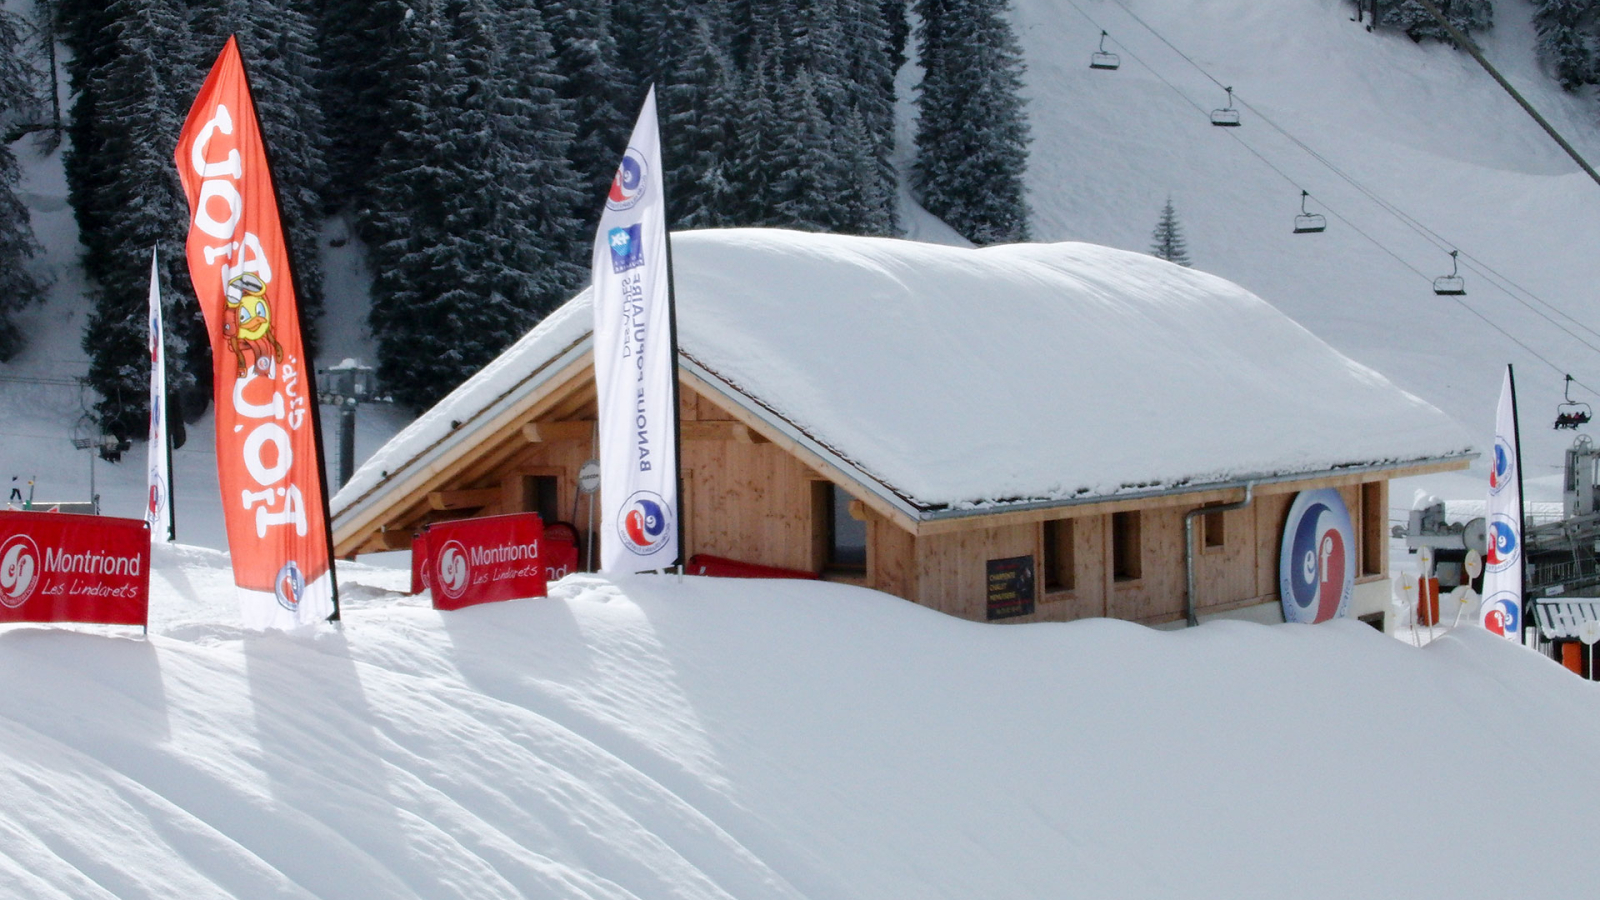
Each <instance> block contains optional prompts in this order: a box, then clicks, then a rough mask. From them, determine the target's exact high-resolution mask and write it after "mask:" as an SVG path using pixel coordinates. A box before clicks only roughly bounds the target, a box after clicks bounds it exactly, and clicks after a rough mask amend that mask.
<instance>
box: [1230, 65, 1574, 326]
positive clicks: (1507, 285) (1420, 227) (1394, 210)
mask: <svg viewBox="0 0 1600 900" xmlns="http://www.w3.org/2000/svg"><path fill="white" fill-rule="evenodd" d="M1235 96H1236V97H1237V95H1235ZM1239 105H1240V106H1243V107H1245V108H1246V109H1248V110H1250V112H1251V114H1252V115H1254V116H1255V117H1256V118H1258V119H1260V120H1261V121H1263V122H1265V123H1266V124H1267V127H1269V128H1271V129H1272V130H1274V131H1276V132H1278V133H1279V134H1281V135H1283V136H1284V137H1285V138H1287V139H1288V140H1290V141H1291V142H1293V143H1294V144H1295V145H1296V146H1297V147H1299V148H1300V149H1301V150H1303V151H1305V152H1306V154H1308V155H1309V156H1311V157H1312V158H1313V159H1315V160H1316V161H1317V162H1319V163H1321V164H1322V165H1323V166H1324V167H1326V168H1327V169H1328V171H1330V172H1332V173H1333V174H1334V175H1336V176H1338V177H1339V178H1340V180H1342V181H1344V182H1345V183H1346V184H1348V185H1350V186H1351V187H1353V188H1355V189H1356V190H1357V191H1359V192H1360V193H1361V194H1362V195H1364V196H1365V197H1366V198H1367V199H1369V200H1371V201H1372V202H1373V203H1375V204H1377V206H1378V207H1379V208H1380V209H1382V210H1383V211H1385V212H1387V213H1389V215H1391V216H1394V217H1395V218H1396V219H1398V220H1399V221H1400V222H1401V224H1403V225H1405V226H1406V227H1407V228H1410V229H1411V230H1412V231H1414V232H1416V233H1417V234H1418V235H1420V236H1421V237H1422V238H1423V239H1424V240H1427V241H1428V242H1430V243H1432V244H1433V245H1434V246H1435V247H1438V248H1439V249H1440V250H1444V251H1447V252H1448V251H1451V250H1458V249H1460V248H1458V247H1456V246H1455V244H1453V243H1452V242H1451V241H1449V240H1448V239H1446V238H1445V237H1444V236H1443V235H1441V234H1439V233H1438V232H1436V231H1434V230H1433V229H1432V228H1429V227H1428V226H1427V225H1425V224H1423V223H1422V222H1421V221H1420V220H1418V219H1417V218H1416V217H1415V216H1413V215H1411V214H1410V213H1407V212H1406V211H1405V210H1403V209H1401V208H1400V207H1398V206H1396V205H1395V204H1393V203H1391V202H1389V201H1388V200H1385V199H1384V198H1382V197H1380V196H1378V194H1377V193H1376V192H1374V191H1373V190H1372V189H1371V188H1368V187H1367V186H1366V185H1364V184H1362V183H1361V182H1360V181H1357V180H1356V179H1355V177H1354V176H1352V175H1350V174H1349V173H1348V172H1346V171H1344V170H1343V169H1341V168H1339V166H1337V165H1336V164H1334V162H1333V161H1332V160H1330V159H1328V158H1327V157H1325V156H1323V155H1322V154H1321V153H1319V152H1317V151H1316V150H1315V149H1313V148H1312V147H1311V146H1309V145H1307V144H1306V143H1305V142H1304V141H1302V140H1300V139H1299V138H1297V137H1295V136H1294V135H1293V134H1290V133H1289V131H1288V130H1287V129H1285V128H1284V127H1283V126H1281V125H1279V124H1278V123H1277V122H1276V121H1274V120H1273V119H1272V118H1271V117H1270V116H1268V115H1266V114H1265V113H1263V112H1262V111H1261V110H1259V109H1256V108H1255V107H1254V106H1251V105H1250V103H1249V101H1247V100H1244V99H1242V98H1241V99H1239ZM1236 137H1237V135H1236ZM1461 257H1462V261H1463V263H1464V265H1465V267H1466V268H1467V269H1469V270H1471V271H1474V272H1477V273H1478V274H1479V275H1483V276H1484V277H1485V279H1487V280H1488V281H1489V283H1490V284H1491V285H1493V286H1494V287H1496V288H1499V289H1500V290H1501V291H1502V292H1504V293H1505V294H1506V295H1507V296H1509V297H1510V298H1511V299H1513V300H1515V301H1516V302H1517V303H1519V304H1521V305H1522V306H1524V307H1526V308H1527V309H1528V311H1529V312H1531V313H1533V314H1534V315H1536V316H1539V317H1540V318H1542V319H1544V320H1545V321H1547V322H1549V323H1550V324H1551V325H1552V326H1554V327H1555V328H1556V329H1557V330H1558V331H1561V332H1562V333H1564V334H1566V335H1567V336H1569V337H1571V338H1573V339H1574V340H1577V341H1578V342H1579V343H1582V344H1584V345H1585V346H1588V347H1590V348H1591V349H1600V348H1596V347H1594V345H1592V344H1589V342H1588V341H1585V340H1584V339H1583V338H1580V337H1578V336H1577V335H1575V334H1573V333H1572V332H1571V331H1570V330H1568V329H1567V328H1566V327H1565V326H1563V325H1561V324H1560V323H1559V322H1556V321H1555V320H1554V319H1552V318H1550V316H1549V315H1548V314H1546V313H1544V312H1542V311H1540V310H1538V309H1535V308H1534V307H1533V306H1532V305H1531V304H1529V303H1528V302H1527V301H1526V300H1524V299H1522V297H1519V296H1518V293H1519V292H1520V293H1521V294H1525V295H1526V296H1528V297H1530V298H1532V299H1533V300H1535V301H1537V302H1538V303H1539V304H1541V305H1542V306H1544V307H1546V308H1548V309H1549V310H1550V311H1551V312H1553V313H1555V314H1556V315H1558V316H1560V317H1561V318H1563V319H1565V320H1566V321H1568V322H1570V323H1572V325H1573V326H1575V327H1577V328H1579V329H1582V330H1583V331H1586V332H1588V333H1589V334H1591V335H1593V336H1594V337H1595V338H1597V339H1600V331H1596V330H1595V329H1593V328H1591V327H1589V326H1588V325H1585V324H1584V323H1583V322H1581V321H1579V320H1578V319H1576V318H1574V317H1573V316H1572V315H1571V314H1569V313H1567V312H1566V311H1564V310H1562V309H1561V308H1560V307H1558V306H1556V305H1555V304H1554V303H1551V302H1550V301H1548V300H1545V299H1544V298H1542V297H1540V296H1539V295H1537V294H1535V293H1534V292H1533V291H1531V290H1528V289H1527V288H1525V287H1522V286H1521V285H1519V284H1517V283H1516V282H1515V281H1513V280H1512V279H1511V278H1509V277H1507V276H1506V275H1504V274H1502V273H1500V272H1499V271H1497V270H1495V269H1494V268H1493V267H1492V266H1490V265H1488V264H1487V263H1485V262H1484V261H1483V260H1480V259H1478V258H1477V257H1475V256H1473V255H1472V254H1471V253H1468V252H1466V251H1464V250H1463V251H1461ZM1496 279H1498V280H1499V281H1502V282H1504V284H1500V283H1497V281H1496Z"/></svg>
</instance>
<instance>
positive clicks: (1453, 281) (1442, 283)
mask: <svg viewBox="0 0 1600 900" xmlns="http://www.w3.org/2000/svg"><path fill="white" fill-rule="evenodd" d="M1460 252H1461V251H1460V250H1451V251H1450V274H1449V275H1441V276H1439V277H1438V278H1435V279H1434V280H1433V292H1434V293H1435V294H1438V295H1439V296H1441V297H1462V296H1465V295H1466V293H1467V283H1466V281H1464V280H1463V279H1462V278H1461V274H1460V270H1459V269H1458V268H1456V256H1457V255H1458V254H1460Z"/></svg>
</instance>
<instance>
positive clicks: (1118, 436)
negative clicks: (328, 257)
mask: <svg viewBox="0 0 1600 900" xmlns="http://www.w3.org/2000/svg"><path fill="white" fill-rule="evenodd" d="M673 254H674V262H675V265H676V283H677V301H678V323H679V343H680V347H681V349H682V350H683V352H684V353H685V354H687V355H688V356H689V357H691V358H693V359H694V360H695V361H696V362H698V363H700V364H701V365H703V366H704V367H705V368H707V369H708V370H710V371H711V372H712V373H714V374H715V375H717V376H718V377H720V378H722V379H723V380H725V381H726V382H728V383H730V384H731V385H733V386H734V387H735V388H737V389H738V390H739V391H740V392H742V393H744V394H746V395H748V396H750V397H752V398H754V399H755V400H757V401H759V403H761V404H762V405H764V406H766V407H767V408H768V409H770V410H772V411H774V412H776V413H777V414H778V415H779V416H781V417H783V418H784V419H786V420H787V421H788V422H789V423H791V424H792V425H793V426H795V427H796V428H798V429H799V430H800V431H802V432H804V433H805V434H806V435H807V436H809V437H811V438H813V439H814V440H815V441H817V442H818V443H819V444H821V445H822V446H824V447H827V448H830V449H831V450H832V451H834V452H835V453H837V454H838V455H839V456H840V457H841V458H843V459H844V460H845V461H846V462H847V463H849V464H851V465H853V466H855V467H856V468H858V469H859V470H860V471H861V472H862V473H863V474H864V475H866V476H867V477H868V478H870V479H872V480H875V481H877V482H880V483H881V484H883V485H886V486H888V487H889V488H890V489H892V490H893V491H895V492H896V493H898V494H899V495H900V496H902V497H904V498H906V499H908V500H910V501H911V502H913V503H915V504H916V505H918V506H923V507H963V506H980V505H984V504H989V503H995V502H1007V501H1017V500H1068V499H1081V498H1091V497H1103V496H1110V495H1115V494H1119V493H1126V492H1129V491H1145V490H1158V489H1162V488H1169V487H1183V486H1190V487H1192V486H1195V485H1199V484H1207V483H1218V482H1229V481H1237V480H1241V479H1246V478H1252V477H1264V476H1274V475H1286V474H1296V473H1305V472H1321V471H1327V470H1330V469H1334V468H1339V467H1345V466H1352V465H1355V466H1360V465H1368V464H1375V463H1393V462H1408V461H1413V460H1425V459H1434V458H1439V457H1446V456H1452V455H1458V454H1462V453H1465V452H1468V451H1469V450H1470V441H1469V440H1468V439H1467V438H1466V436H1465V435H1464V433H1463V432H1462V430H1461V429H1460V428H1459V427H1458V426H1457V425H1455V423H1453V422H1452V421H1450V420H1449V419H1448V418H1447V417H1446V416H1445V415H1444V414H1443V413H1441V412H1439V411H1438V410H1437V409H1435V408H1433V407H1432V406H1430V405H1428V404H1427V403H1425V402H1424V401H1422V400H1420V399H1418V398H1417V397H1415V396H1413V395H1411V394H1408V393H1406V392H1404V391H1401V390H1400V389H1398V388H1396V387H1395V386H1394V385H1392V384H1390V383H1389V382H1388V381H1387V380H1386V379H1385V378H1384V377H1383V376H1381V375H1379V374H1378V373H1376V372H1374V371H1372V370H1371V369H1368V368H1366V367H1365V366H1362V365H1360V364H1359V363H1356V362H1354V361H1352V360H1350V359H1348V358H1347V357H1344V356H1342V355H1340V354H1339V353H1338V352H1336V351H1334V350H1333V349H1332V348H1331V347H1329V346H1328V345H1327V344H1326V343H1324V342H1323V341H1321V340H1319V339H1318V338H1316V337H1315V336H1314V335H1312V334H1311V333H1310V332H1308V331H1306V330H1305V329H1304V328H1302V327H1301V326H1299V325H1297V324H1296V323H1294V322H1293V321H1292V320H1290V319H1289V318H1288V317H1286V316H1284V315H1282V314H1281V313H1279V312H1278V311H1277V310H1276V309H1274V308H1273V307H1272V306H1271V305H1269V304H1268V303H1266V302H1264V301H1263V300H1261V299H1260V298H1258V297H1256V296H1255V295H1253V294H1251V293H1250V292H1248V291H1246V290H1245V289H1243V288H1241V287H1239V286H1238V285H1235V284H1232V283H1230V282H1227V281H1224V280H1222V279H1220V278H1216V277H1214V276H1210V275H1206V274H1205V273H1202V272H1196V271H1193V270H1191V269H1185V268H1182V267H1179V266H1175V265H1171V264H1169V263H1166V262H1162V261H1160V260H1157V259H1154V258H1152V257H1150V256H1147V255H1144V254H1139V253H1129V252H1125V251H1120V250H1112V249H1110V248H1106V247H1098V246H1094V245H1089V244H1071V243H1062V244H1017V245H1008V246H999V247H989V248H985V249H969V248H961V247H948V246H940V245H934V244H923V243H916V242H911V241H901V240H890V239H882V238H862V237H849V236H842V235H823V234H807V233H801V232H793V231H782V230H776V229H728V230H717V231H691V232H685V233H682V234H679V235H677V236H676V237H675V238H674V240H673ZM588 304H589V298H588V293H587V292H584V293H583V294H580V295H579V296H578V297H577V298H575V299H574V300H573V301H571V302H569V303H568V304H567V305H566V306H564V307H562V308H561V309H560V310H558V311H557V312H556V313H555V314H553V315H552V316H551V317H550V318H549V319H547V320H546V321H545V322H543V323H541V324H540V325H539V326H538V327H536V328H535V329H534V330H533V331H532V332H530V333H529V335H528V336H527V337H526V338H524V339H523V340H522V341H519V342H518V343H517V344H516V345H514V346H513V347H512V348H511V349H509V350H507V351H506V353H505V354H504V355H502V356H501V357H500V358H499V359H497V360H496V361H495V362H494V363H493V364H491V365H490V366H489V367H488V368H487V369H485V370H484V371H483V372H481V373H479V375H477V376H475V377H474V378H473V379H471V380H470V381H468V382H467V383H466V384H464V385H463V386H462V387H461V388H459V389H458V390H457V391H455V392H454V393H453V394H451V395H450V396H449V397H446V398H445V399H444V400H443V401H441V402H440V404H439V405H438V406H436V407H435V408H434V409H433V410H430V411H429V412H428V413H427V414H426V415H425V416H423V417H422V418H421V419H419V420H418V421H417V422H415V423H414V424H413V425H412V426H411V427H409V428H407V429H406V431H405V432H403V433H402V434H401V435H399V436H397V438H396V439H395V441H394V442H392V443H391V444H390V445H389V446H388V447H385V448H384V449H383V450H381V451H380V452H379V453H378V454H376V455H375V456H374V457H372V458H371V459H370V460H369V461H368V462H367V463H366V465H364V466H363V467H362V469H361V471H359V472H358V473H357V474H356V476H355V477H354V478H352V480H351V483H350V485H347V486H346V488H345V489H344V490H343V491H341V492H340V494H339V496H338V497H336V498H335V499H334V502H333V506H334V509H335V510H341V509H344V508H345V507H347V506H348V505H349V504H350V503H352V502H353V501H354V500H355V499H356V498H358V497H360V496H362V495H364V494H365V493H367V492H368V491H370V490H371V489H372V488H373V487H374V486H376V485H377V484H379V483H380V482H381V481H382V480H383V479H384V478H385V477H387V475H386V473H392V472H396V471H399V470H400V469H401V468H402V467H403V466H404V465H406V464H408V463H409V462H410V461H412V460H414V459H416V458H417V457H418V456H419V455H420V454H422V453H423V452H425V451H426V450H427V449H428V448H430V447H432V446H434V445H436V444H437V443H438V442H440V441H443V440H446V439H449V438H450V435H451V432H452V431H454V430H455V428H457V427H460V425H461V423H470V422H471V421H472V419H473V417H474V416H476V415H479V414H480V413H482V412H483V411H484V410H485V409H487V408H489V407H490V406H491V405H492V404H494V403H495V402H496V401H498V400H500V399H502V398H503V397H504V396H505V395H506V392H507V391H508V390H511V389H513V388H514V387H515V386H516V385H517V384H518V382H519V380H520V379H522V378H525V377H526V376H527V374H528V373H529V372H532V371H534V370H536V369H538V368H539V367H540V366H542V365H544V364H545V363H547V362H548V361H549V360H550V359H552V358H554V356H555V355H556V354H558V353H560V352H562V351H563V350H564V349H566V348H568V347H570V346H571V345H572V344H573V342H574V341H576V340H579V339H581V338H582V336H583V333H584V330H585V329H586V328H587V327H588V323H589V320H590V317H591V313H590V307H589V305H588ZM467 427H468V428H469V429H470V424H469V425H468V426H467Z"/></svg>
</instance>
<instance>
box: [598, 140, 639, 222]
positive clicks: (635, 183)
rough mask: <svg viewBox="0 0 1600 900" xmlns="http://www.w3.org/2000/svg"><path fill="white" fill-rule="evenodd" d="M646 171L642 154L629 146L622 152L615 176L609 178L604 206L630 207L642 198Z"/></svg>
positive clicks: (608, 207)
mask: <svg viewBox="0 0 1600 900" xmlns="http://www.w3.org/2000/svg"><path fill="white" fill-rule="evenodd" d="M646 171H647V169H646V167H645V163H644V154H642V153H640V152H639V151H637V150H635V149H633V148H632V147H629V148H628V150H627V152H625V153H623V154H622V165H620V166H617V177H615V178H613V179H611V191H610V192H609V193H607V194H606V208H607V209H614V210H618V211H621V210H624V209H632V208H633V207H634V205H635V204H637V203H638V202H639V201H640V200H643V199H644V176H645V172H646Z"/></svg>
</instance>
